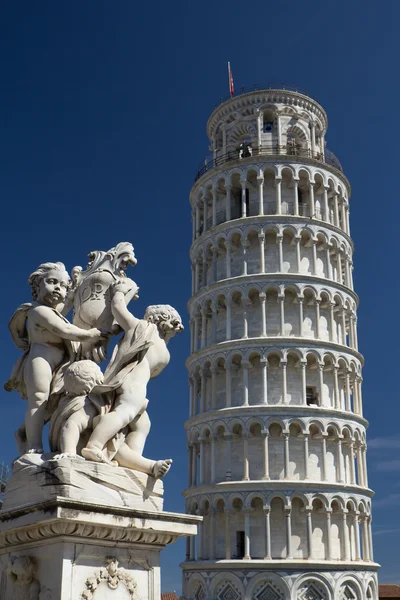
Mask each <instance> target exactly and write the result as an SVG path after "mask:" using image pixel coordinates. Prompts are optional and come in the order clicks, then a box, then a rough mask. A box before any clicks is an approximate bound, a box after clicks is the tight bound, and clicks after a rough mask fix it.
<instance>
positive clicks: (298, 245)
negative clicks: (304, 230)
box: [294, 235, 301, 273]
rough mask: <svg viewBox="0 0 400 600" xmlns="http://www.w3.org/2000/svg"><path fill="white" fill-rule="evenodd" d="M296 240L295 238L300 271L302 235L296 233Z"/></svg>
mask: <svg viewBox="0 0 400 600" xmlns="http://www.w3.org/2000/svg"><path fill="white" fill-rule="evenodd" d="M294 240H295V243H296V266H297V272H298V273H300V270H301V255H300V241H301V236H299V235H295V236H294Z"/></svg>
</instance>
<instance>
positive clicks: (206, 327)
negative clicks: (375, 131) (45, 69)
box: [182, 88, 378, 600]
mask: <svg viewBox="0 0 400 600" xmlns="http://www.w3.org/2000/svg"><path fill="white" fill-rule="evenodd" d="M326 130H327V116H326V114H325V112H324V110H323V108H322V107H321V106H320V105H319V104H318V103H317V102H316V101H315V100H313V99H312V98H310V97H309V96H307V95H305V94H304V93H302V92H300V91H298V90H291V89H287V88H286V89H279V88H278V89H277V88H275V89H272V88H257V89H252V90H242V92H241V93H240V94H239V95H238V96H236V97H234V98H230V99H228V100H226V101H224V102H222V103H221V104H220V105H219V106H218V107H217V108H215V109H214V111H213V112H212V114H211V116H210V118H209V120H208V123H207V134H208V137H209V139H210V144H211V146H210V147H211V149H212V156H210V157H209V158H208V159H206V161H205V162H204V163H203V165H202V167H201V168H200V170H199V171H198V173H197V175H196V180H195V183H194V185H193V188H192V190H191V194H190V202H191V207H192V216H193V244H192V247H191V251H190V254H191V261H192V273H193V289H192V297H191V299H190V302H189V310H190V323H191V354H190V357H189V359H188V361H187V367H188V371H189V382H190V415H189V419H188V421H187V422H186V430H187V441H188V451H189V481H188V487H187V489H186V490H185V492H184V496H185V499H186V506H187V512H188V513H195V514H200V515H202V516H203V523H202V525H201V526H200V531H199V535H198V537H197V540H195V539H194V538H191V539H190V540H188V542H187V549H186V560H185V562H184V563H183V564H182V568H183V595H184V598H185V599H186V600H206V599H208V600H211V599H212V600H244V599H246V600H253V599H255V600H366V599H371V600H377V598H378V591H377V575H376V572H377V568H378V565H377V564H376V563H375V562H374V559H373V552H372V538H371V497H372V495H373V493H372V491H371V490H370V489H369V487H368V478H367V468H366V427H367V421H366V419H365V418H364V416H363V408H362V396H361V382H362V375H361V369H362V365H363V358H362V355H361V354H360V353H359V351H358V344H357V304H358V298H357V295H356V293H355V292H354V290H353V279H352V269H353V262H352V254H353V242H352V240H351V237H350V229H349V197H350V185H349V182H348V180H347V178H346V177H345V175H344V174H343V170H342V167H341V164H340V162H339V161H338V160H337V158H336V157H335V156H334V155H333V154H332V153H331V152H329V151H328V149H327V148H326V145H325V134H326Z"/></svg>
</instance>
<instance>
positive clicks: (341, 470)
mask: <svg viewBox="0 0 400 600" xmlns="http://www.w3.org/2000/svg"><path fill="white" fill-rule="evenodd" d="M342 439H343V436H342V435H339V436H338V440H337V462H338V466H339V483H345V477H344V460H343V448H342Z"/></svg>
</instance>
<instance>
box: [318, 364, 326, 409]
mask: <svg viewBox="0 0 400 600" xmlns="http://www.w3.org/2000/svg"><path fill="white" fill-rule="evenodd" d="M324 366H325V365H324V363H318V380H319V398H320V406H325V402H324Z"/></svg>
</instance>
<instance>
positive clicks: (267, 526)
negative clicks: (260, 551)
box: [264, 508, 272, 560]
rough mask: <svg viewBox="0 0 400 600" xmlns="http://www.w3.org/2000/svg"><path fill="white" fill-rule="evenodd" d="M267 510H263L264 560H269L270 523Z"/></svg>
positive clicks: (269, 511)
mask: <svg viewBox="0 0 400 600" xmlns="http://www.w3.org/2000/svg"><path fill="white" fill-rule="evenodd" d="M270 513H271V510H270V509H269V508H265V509H264V514H265V560H271V558H272V556H271V522H270Z"/></svg>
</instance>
